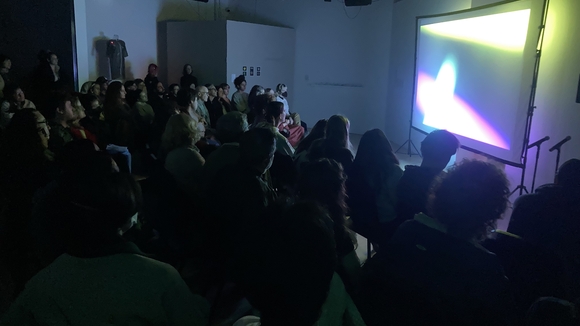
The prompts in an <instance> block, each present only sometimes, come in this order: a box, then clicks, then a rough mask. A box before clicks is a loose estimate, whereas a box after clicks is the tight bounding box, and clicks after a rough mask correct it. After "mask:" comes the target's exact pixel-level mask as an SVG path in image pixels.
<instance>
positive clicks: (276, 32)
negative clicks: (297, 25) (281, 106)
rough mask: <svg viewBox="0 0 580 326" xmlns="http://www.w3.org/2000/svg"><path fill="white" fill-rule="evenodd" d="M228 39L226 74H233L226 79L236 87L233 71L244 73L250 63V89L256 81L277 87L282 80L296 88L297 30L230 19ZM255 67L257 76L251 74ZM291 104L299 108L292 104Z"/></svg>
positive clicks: (290, 98)
mask: <svg viewBox="0 0 580 326" xmlns="http://www.w3.org/2000/svg"><path fill="white" fill-rule="evenodd" d="M227 42H228V46H227V48H228V50H227V51H228V54H227V75H226V77H227V76H229V77H228V78H227V79H226V81H227V82H228V83H229V84H230V85H231V87H232V88H233V87H234V85H233V82H232V80H231V77H232V75H241V74H242V73H243V67H244V66H246V67H247V71H246V81H247V83H248V87H247V90H246V92H250V89H251V87H252V86H253V85H261V86H263V87H264V88H272V89H275V87H276V85H278V84H280V83H282V84H285V85H286V86H288V88H289V89H294V53H295V43H296V34H295V32H294V30H293V29H290V28H282V27H273V26H264V25H258V24H250V23H243V22H236V21H228V22H227ZM251 67H254V76H251V72H250V68H251ZM257 67H260V76H257V70H256V69H257ZM232 93H233V91H232ZM295 95H296V94H292V93H290V96H289V98H288V101H289V102H293V100H294V98H296V97H295ZM290 108H291V110H292V111H295V110H294V107H292V106H291V105H290Z"/></svg>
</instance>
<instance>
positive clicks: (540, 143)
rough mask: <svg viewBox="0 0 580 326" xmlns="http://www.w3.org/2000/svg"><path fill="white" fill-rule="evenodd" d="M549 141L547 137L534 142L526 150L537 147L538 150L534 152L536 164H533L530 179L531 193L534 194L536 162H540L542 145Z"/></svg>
mask: <svg viewBox="0 0 580 326" xmlns="http://www.w3.org/2000/svg"><path fill="white" fill-rule="evenodd" d="M548 140H550V137H549V136H546V137H544V138H542V139H540V140H538V141H536V142H535V143H533V144H530V145H529V146H528V149H530V148H532V147H538V149H537V150H536V162H535V163H534V176H533V177H532V190H531V191H532V193H533V192H534V189H535V186H536V173H537V172H538V161H539V160H540V149H541V148H542V143H543V142H545V141H548Z"/></svg>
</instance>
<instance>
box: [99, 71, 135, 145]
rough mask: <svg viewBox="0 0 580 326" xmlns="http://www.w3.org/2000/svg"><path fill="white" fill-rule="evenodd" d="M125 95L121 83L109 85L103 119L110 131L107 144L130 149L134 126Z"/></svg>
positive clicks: (116, 82)
mask: <svg viewBox="0 0 580 326" xmlns="http://www.w3.org/2000/svg"><path fill="white" fill-rule="evenodd" d="M126 95H127V92H126V91H125V86H123V84H122V83H121V82H118V81H115V82H112V83H111V84H109V87H108V88H107V94H106V96H105V102H104V104H103V117H104V120H105V122H106V123H107V124H108V125H109V128H110V130H111V134H110V135H109V143H110V144H114V145H118V146H125V147H128V148H132V147H133V145H134V142H135V139H134V134H135V130H136V126H135V121H134V120H133V118H132V116H131V113H130V108H129V106H128V105H127V104H126V103H125V96H126Z"/></svg>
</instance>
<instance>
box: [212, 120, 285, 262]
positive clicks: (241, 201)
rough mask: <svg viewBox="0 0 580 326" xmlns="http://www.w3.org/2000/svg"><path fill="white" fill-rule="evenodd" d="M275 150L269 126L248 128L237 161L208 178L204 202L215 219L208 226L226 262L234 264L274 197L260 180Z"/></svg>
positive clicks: (262, 178)
mask: <svg viewBox="0 0 580 326" xmlns="http://www.w3.org/2000/svg"><path fill="white" fill-rule="evenodd" d="M275 151H276V138H275V135H274V132H273V131H272V129H264V128H255V129H251V130H249V131H247V132H245V133H244V134H243V135H242V137H241V139H240V158H239V160H238V163H237V164H236V165H234V166H232V167H227V168H224V169H222V170H221V172H220V173H219V174H217V175H216V178H215V179H214V180H212V181H210V186H209V189H208V191H207V192H206V200H207V205H208V209H209V212H210V213H211V215H212V216H213V219H214V221H215V223H213V224H212V225H213V227H214V231H213V232H215V234H216V236H215V237H214V238H215V241H216V245H217V246H220V247H221V248H220V249H218V250H219V251H220V252H221V253H222V254H223V255H224V259H225V260H226V261H227V262H228V263H227V264H234V265H236V262H235V258H236V257H238V256H237V253H238V251H239V250H241V249H242V247H243V244H244V243H245V242H246V241H247V239H251V238H252V237H253V236H254V235H255V233H256V232H257V231H258V227H259V226H260V225H261V224H262V221H263V220H262V214H263V213H264V212H265V210H266V208H267V207H268V206H269V205H270V204H272V203H273V202H274V201H275V200H276V198H277V195H276V193H275V192H274V190H273V189H272V188H271V187H270V186H269V185H268V183H267V182H266V181H265V179H264V175H265V174H266V172H267V171H268V169H269V168H270V166H271V165H272V161H273V159H274V152H275ZM232 260H234V261H232ZM230 267H231V266H230ZM232 271H234V270H232Z"/></svg>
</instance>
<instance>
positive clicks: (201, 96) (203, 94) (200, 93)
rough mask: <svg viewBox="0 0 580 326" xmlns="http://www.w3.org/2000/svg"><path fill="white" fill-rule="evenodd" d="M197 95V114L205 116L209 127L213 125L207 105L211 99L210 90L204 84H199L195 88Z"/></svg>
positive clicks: (204, 118)
mask: <svg viewBox="0 0 580 326" xmlns="http://www.w3.org/2000/svg"><path fill="white" fill-rule="evenodd" d="M195 97H196V98H197V107H196V109H195V110H196V112H197V115H199V116H200V117H202V118H203V120H204V121H205V122H206V123H207V124H206V126H207V127H208V128H209V127H210V126H211V118H210V116H209V112H208V110H207V108H206V107H205V102H207V100H208V99H209V90H208V89H207V87H205V86H203V85H202V86H197V87H196V88H195Z"/></svg>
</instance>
